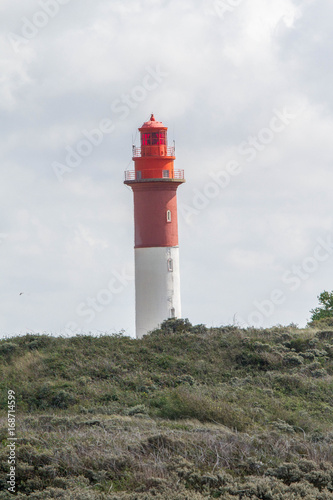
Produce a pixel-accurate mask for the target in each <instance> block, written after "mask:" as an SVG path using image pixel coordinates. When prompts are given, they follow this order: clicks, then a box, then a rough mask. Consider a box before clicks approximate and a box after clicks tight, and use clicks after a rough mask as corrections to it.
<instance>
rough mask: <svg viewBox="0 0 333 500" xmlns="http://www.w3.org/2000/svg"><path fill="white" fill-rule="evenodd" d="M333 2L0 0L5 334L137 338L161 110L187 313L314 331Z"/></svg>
mask: <svg viewBox="0 0 333 500" xmlns="http://www.w3.org/2000/svg"><path fill="white" fill-rule="evenodd" d="M332 18H333V4H332V1H331V0H302V2H300V1H299V0H206V1H204V0H203V1H199V0H182V1H176V0H126V1H124V0H36V1H35V0H17V1H15V2H13V0H1V3H0V27H1V38H0V63H1V73H0V108H1V122H0V123H1V140H0V157H1V164H0V165H1V167H0V168H1V184H0V194H1V196H0V207H1V212H0V214H1V215H0V275H1V280H0V322H1V324H0V335H1V336H2V337H4V336H10V335H14V334H23V333H26V332H40V333H43V332H46V333H49V334H52V335H59V334H62V335H70V334H75V333H77V332H89V331H92V332H108V333H112V332H118V331H120V330H124V331H125V332H126V334H128V335H131V336H134V334H135V331H134V314H135V302H134V300H135V299H134V280H133V268H134V251H133V242H134V234H133V200H132V192H131V190H130V188H128V187H126V186H125V185H124V184H123V175H124V170H126V169H131V168H133V163H132V162H131V145H132V141H136V143H137V144H138V133H137V129H138V127H140V126H141V125H142V123H143V122H144V121H146V120H147V119H148V118H149V116H150V113H151V112H154V114H155V117H156V119H157V120H159V121H163V123H164V124H165V125H166V126H168V127H169V142H172V140H175V141H176V156H177V159H176V164H175V166H176V168H178V169H184V170H185V177H186V181H187V182H186V183H185V184H184V185H182V186H180V188H179V190H178V205H179V237H180V259H181V262H180V263H181V293H182V311H183V317H187V318H189V320H190V321H191V322H192V323H194V324H197V323H204V324H206V325H207V326H220V325H225V324H232V323H238V324H241V325H245V326H246V325H255V326H259V327H261V326H263V327H265V326H270V325H275V324H289V323H291V322H293V323H297V324H299V325H300V326H304V325H305V324H306V322H307V320H308V319H309V318H310V314H309V311H310V309H311V308H313V307H315V306H316V305H317V295H318V294H319V293H321V292H322V291H323V290H324V289H327V290H332V289H333V272H332V271H333V225H332V214H333V210H332V209H333V201H332V198H333V196H332V186H333V173H332V159H333V146H332V143H333V139H332V137H333V133H332V132H333V127H332V125H333V121H332V113H333V96H332V55H333V54H332V43H333V42H332V27H331V20H332Z"/></svg>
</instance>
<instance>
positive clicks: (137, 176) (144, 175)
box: [125, 170, 184, 181]
mask: <svg viewBox="0 0 333 500" xmlns="http://www.w3.org/2000/svg"><path fill="white" fill-rule="evenodd" d="M150 172H151V171H150V170H140V171H138V172H136V171H135V170H126V171H125V181H144V180H149V179H154V180H155V179H163V180H165V181H168V180H174V179H176V180H184V170H174V171H173V172H169V173H170V174H171V175H170V176H169V177H164V176H163V173H162V172H161V176H160V177H156V171H154V174H151V173H150Z"/></svg>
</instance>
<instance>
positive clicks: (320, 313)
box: [310, 290, 333, 321]
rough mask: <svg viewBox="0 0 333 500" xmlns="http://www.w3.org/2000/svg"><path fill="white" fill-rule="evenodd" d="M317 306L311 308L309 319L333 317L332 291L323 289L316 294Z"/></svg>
mask: <svg viewBox="0 0 333 500" xmlns="http://www.w3.org/2000/svg"><path fill="white" fill-rule="evenodd" d="M318 300H319V306H318V307H316V308H315V309H311V311H310V313H311V314H312V316H311V321H316V320H321V319H324V318H333V291H332V292H326V290H324V291H323V292H322V293H321V294H320V295H318Z"/></svg>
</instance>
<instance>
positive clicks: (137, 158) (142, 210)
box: [124, 115, 185, 339]
mask: <svg viewBox="0 0 333 500" xmlns="http://www.w3.org/2000/svg"><path fill="white" fill-rule="evenodd" d="M167 130H168V129H167V127H165V126H164V125H163V123H161V122H158V121H156V120H155V117H154V115H151V117H150V119H149V120H148V121H147V122H145V123H144V124H143V125H142V127H141V128H139V132H140V139H141V145H140V147H136V146H133V161H134V170H127V171H126V172H125V181H124V183H125V184H126V185H128V186H130V187H131V188H132V190H133V197H134V230H135V237H134V239H135V250H134V251H135V316H136V337H137V338H138V339H140V338H142V337H143V335H146V334H147V333H148V332H149V331H151V330H153V329H154V328H158V326H159V325H160V324H161V323H162V321H164V320H166V319H168V318H180V317H181V304H180V279H179V246H178V218H177V188H178V186H180V184H182V183H183V182H185V179H184V171H183V170H175V168H174V161H175V147H174V146H171V147H170V146H168V138H167Z"/></svg>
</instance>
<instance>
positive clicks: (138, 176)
mask: <svg viewBox="0 0 333 500" xmlns="http://www.w3.org/2000/svg"><path fill="white" fill-rule="evenodd" d="M135 178H136V180H137V181H139V180H141V170H138V171H137V172H136V175H135Z"/></svg>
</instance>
